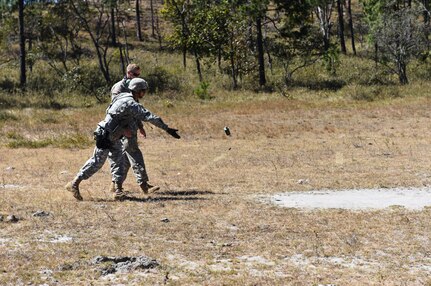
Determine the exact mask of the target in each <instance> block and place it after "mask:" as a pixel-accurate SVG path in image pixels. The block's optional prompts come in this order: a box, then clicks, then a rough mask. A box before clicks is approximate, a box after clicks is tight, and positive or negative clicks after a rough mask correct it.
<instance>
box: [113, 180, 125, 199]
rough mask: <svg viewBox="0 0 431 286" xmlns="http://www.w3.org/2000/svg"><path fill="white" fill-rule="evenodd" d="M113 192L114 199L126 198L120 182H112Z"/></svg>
mask: <svg viewBox="0 0 431 286" xmlns="http://www.w3.org/2000/svg"><path fill="white" fill-rule="evenodd" d="M114 186H115V192H114V200H116V201H123V200H124V199H125V198H126V193H125V192H124V191H123V184H122V183H114Z"/></svg>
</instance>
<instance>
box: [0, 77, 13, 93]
mask: <svg viewBox="0 0 431 286" xmlns="http://www.w3.org/2000/svg"><path fill="white" fill-rule="evenodd" d="M15 88H16V84H15V82H13V80H12V79H10V78H8V77H6V78H3V79H1V80H0V89H3V90H4V91H8V92H12V91H13V90H15Z"/></svg>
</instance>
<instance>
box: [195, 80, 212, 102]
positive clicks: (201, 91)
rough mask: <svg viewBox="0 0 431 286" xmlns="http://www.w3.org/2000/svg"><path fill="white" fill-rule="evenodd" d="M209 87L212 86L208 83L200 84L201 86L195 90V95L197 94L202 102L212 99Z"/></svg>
mask: <svg viewBox="0 0 431 286" xmlns="http://www.w3.org/2000/svg"><path fill="white" fill-rule="evenodd" d="M209 86H210V85H209V83H207V82H204V81H203V82H200V83H199V86H198V87H196V88H195V89H194V90H193V93H194V94H196V96H197V97H198V98H200V99H202V100H209V99H211V96H210V94H209V92H208V88H209Z"/></svg>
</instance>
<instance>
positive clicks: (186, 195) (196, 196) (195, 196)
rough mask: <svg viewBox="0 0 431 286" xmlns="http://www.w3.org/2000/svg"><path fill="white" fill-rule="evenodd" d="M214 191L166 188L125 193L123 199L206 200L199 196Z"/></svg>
mask: <svg viewBox="0 0 431 286" xmlns="http://www.w3.org/2000/svg"><path fill="white" fill-rule="evenodd" d="M215 194H216V193H214V192H211V191H199V190H184V191H176V190H166V191H158V192H154V193H151V194H149V195H148V196H145V197H141V196H139V195H137V196H134V195H133V194H127V196H126V197H125V198H124V199H123V201H132V202H145V203H151V202H166V201H204V200H208V198H206V197H200V196H204V195H215ZM98 201H106V202H107V201H108V200H98Z"/></svg>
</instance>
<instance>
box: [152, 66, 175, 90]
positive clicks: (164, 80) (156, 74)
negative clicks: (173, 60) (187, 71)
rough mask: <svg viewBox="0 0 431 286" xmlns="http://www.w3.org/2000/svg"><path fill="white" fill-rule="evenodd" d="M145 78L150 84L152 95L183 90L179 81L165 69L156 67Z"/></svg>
mask: <svg viewBox="0 0 431 286" xmlns="http://www.w3.org/2000/svg"><path fill="white" fill-rule="evenodd" d="M144 78H145V80H146V81H147V82H148V85H149V92H150V93H156V92H162V91H168V90H174V91H180V90H181V86H180V81H179V79H178V78H177V77H176V76H175V75H174V74H172V73H169V72H168V71H167V70H166V69H165V68H163V67H155V68H154V69H153V70H152V71H150V72H149V73H148V74H146V75H145V76H144Z"/></svg>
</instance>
